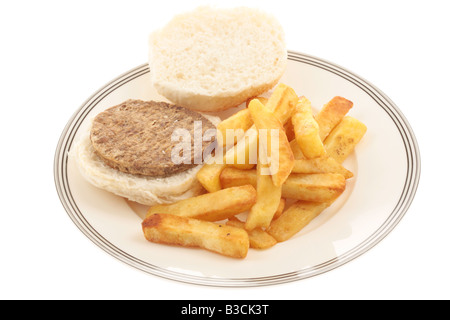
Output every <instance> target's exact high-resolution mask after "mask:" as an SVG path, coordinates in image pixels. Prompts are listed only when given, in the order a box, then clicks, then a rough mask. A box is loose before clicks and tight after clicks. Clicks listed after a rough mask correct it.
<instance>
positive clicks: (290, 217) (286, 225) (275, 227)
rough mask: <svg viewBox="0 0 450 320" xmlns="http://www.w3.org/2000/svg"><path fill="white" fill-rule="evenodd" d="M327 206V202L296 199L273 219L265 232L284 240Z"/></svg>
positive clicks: (279, 240) (278, 239)
mask: <svg viewBox="0 0 450 320" xmlns="http://www.w3.org/2000/svg"><path fill="white" fill-rule="evenodd" d="M328 206H329V203H317V202H308V201H297V202H296V203H294V204H292V205H291V206H290V207H289V208H288V209H287V210H286V211H285V212H283V214H282V215H281V216H280V217H279V218H278V219H276V220H274V221H273V222H272V223H271V224H270V227H269V228H268V230H267V232H268V233H269V234H270V235H271V236H272V237H274V238H275V239H276V240H277V241H278V242H282V241H286V240H288V239H289V238H291V237H292V236H294V235H295V234H296V233H298V232H299V231H300V230H302V229H303V228H304V227H305V226H307V225H308V224H309V223H310V222H311V221H312V220H313V219H314V218H315V217H317V216H318V215H319V214H320V213H321V212H322V211H323V210H325V209H326V208H327V207H328Z"/></svg>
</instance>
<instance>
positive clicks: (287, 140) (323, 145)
mask: <svg viewBox="0 0 450 320" xmlns="http://www.w3.org/2000/svg"><path fill="white" fill-rule="evenodd" d="M352 107H353V103H352V102H351V101H350V100H347V99H345V98H343V97H340V96H336V97H333V98H332V99H331V100H330V101H329V102H328V103H326V104H325V105H324V106H323V107H322V109H321V110H320V111H319V113H318V114H317V115H314V114H313V108H312V105H311V102H310V101H309V100H308V99H307V98H306V97H304V96H301V97H299V96H298V95H297V94H296V93H295V91H294V90H293V89H292V88H291V87H289V86H287V85H285V84H283V83H280V84H278V85H277V86H276V87H275V88H274V90H273V92H272V94H271V95H270V96H269V97H268V98H263V97H257V98H253V99H249V100H248V101H247V108H246V109H243V110H241V111H238V112H236V113H235V114H234V115H232V116H230V117H229V118H227V119H225V120H223V121H222V122H221V123H220V124H219V125H218V137H219V138H218V140H219V141H218V146H219V147H220V148H225V149H227V151H226V152H225V155H224V156H223V163H214V162H207V163H206V164H204V166H203V167H202V168H201V169H200V170H199V172H198V173H197V180H198V181H199V182H200V183H201V185H202V186H203V187H204V189H205V190H206V191H207V193H206V194H202V195H200V196H196V197H192V198H188V199H185V200H181V201H178V202H175V203H172V204H162V205H155V206H152V207H151V208H149V209H148V212H147V215H146V218H145V219H144V221H143V223H142V229H143V232H144V235H145V238H146V239H147V240H149V241H151V242H155V243H165V244H170V245H178V246H185V247H199V248H203V249H206V250H209V251H213V252H217V253H219V254H221V255H224V256H229V257H234V258H245V257H246V256H247V254H248V250H249V248H252V249H268V248H271V247H273V246H276V245H277V243H279V242H283V241H287V240H288V239H291V238H292V237H293V236H294V235H296V234H297V233H299V232H300V231H301V230H303V228H304V227H305V226H307V225H308V224H309V223H310V222H311V221H312V220H314V219H315V218H316V217H317V216H318V215H320V214H321V213H322V212H323V211H324V210H326V209H327V208H328V207H329V206H330V205H332V204H333V202H334V201H335V200H336V199H337V198H338V197H339V196H340V195H341V194H342V193H343V192H344V191H345V188H346V184H347V180H348V179H351V178H352V177H353V176H354V174H353V173H352V172H351V171H350V170H348V169H347V168H345V167H344V165H343V162H344V160H345V159H346V158H347V157H348V156H349V155H350V154H351V153H352V152H353V150H354V149H355V146H356V145H357V144H358V143H359V141H360V140H361V139H362V137H363V136H364V135H365V133H366V131H367V128H366V126H365V125H364V124H363V123H362V122H360V121H359V120H357V119H355V118H352V117H351V116H347V115H346V114H347V113H348V112H349V111H350V109H351V108H352ZM230 130H232V131H230ZM236 130H238V131H239V132H236ZM230 133H231V134H230ZM272 133H276V134H272ZM220 137H222V138H223V139H222V140H221V139H220ZM227 138H228V141H227ZM221 160H222V159H221ZM255 166H256V168H255ZM238 214H239V217H240V218H239V219H238V218H237V217H236V215H238ZM241 216H242V218H241ZM241 219H243V220H241Z"/></svg>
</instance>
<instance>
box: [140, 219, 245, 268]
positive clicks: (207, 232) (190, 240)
mask: <svg viewBox="0 0 450 320" xmlns="http://www.w3.org/2000/svg"><path fill="white" fill-rule="evenodd" d="M142 230H143V232H144V236H145V238H146V239H147V240H148V241H151V242H156V243H164V244H168V245H178V246H184V247H199V248H203V249H206V250H209V251H213V252H216V253H219V254H221V255H224V256H229V257H233V258H240V259H242V258H245V257H246V256H247V252H248V248H249V246H250V244H249V237H248V234H247V232H246V231H245V230H244V229H242V228H236V227H233V226H229V225H226V224H218V223H214V222H208V221H203V220H198V219H193V218H187V217H182V216H177V215H173V214H167V213H161V214H160V213H157V214H152V215H150V216H148V217H146V218H145V220H144V221H143V222H142Z"/></svg>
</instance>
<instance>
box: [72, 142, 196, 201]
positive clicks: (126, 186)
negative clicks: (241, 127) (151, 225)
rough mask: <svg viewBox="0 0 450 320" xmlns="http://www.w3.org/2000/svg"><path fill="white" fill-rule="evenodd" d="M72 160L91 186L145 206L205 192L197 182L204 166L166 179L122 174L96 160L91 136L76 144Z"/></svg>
mask: <svg viewBox="0 0 450 320" xmlns="http://www.w3.org/2000/svg"><path fill="white" fill-rule="evenodd" d="M73 157H74V158H75V161H76V164H77V166H78V169H79V171H80V173H81V175H82V176H83V178H84V179H85V180H87V181H88V182H90V183H91V184H92V185H94V186H95V187H97V188H100V189H102V190H106V191H109V192H111V193H114V194H116V195H118V196H120V197H123V198H126V199H128V200H130V201H134V202H137V203H140V204H143V205H147V206H153V205H156V204H165V203H172V202H176V201H179V200H183V199H187V198H190V197H194V196H197V195H200V194H202V193H204V192H205V190H204V189H203V187H202V185H201V184H200V183H199V182H198V180H197V178H196V174H197V172H198V171H199V170H200V168H201V167H202V165H198V166H196V167H194V168H192V169H189V170H187V171H185V172H182V173H179V174H175V175H172V176H169V177H165V178H152V177H146V176H137V175H132V174H129V173H123V172H120V171H118V170H115V169H113V168H111V167H109V166H108V165H106V164H105V163H104V162H103V161H102V160H101V158H100V157H98V156H97V154H96V153H95V150H94V148H93V146H92V144H91V139H90V137H89V134H85V135H84V136H83V137H81V139H80V140H78V141H77V144H76V145H75V147H74V149H73Z"/></svg>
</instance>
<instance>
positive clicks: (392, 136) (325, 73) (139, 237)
mask: <svg viewBox="0 0 450 320" xmlns="http://www.w3.org/2000/svg"><path fill="white" fill-rule="evenodd" d="M150 72H151V70H150V69H149V67H148V65H147V64H143V65H141V66H138V67H136V68H134V69H132V70H130V71H128V72H126V73H124V74H122V75H121V76H119V77H117V78H116V79H114V80H113V81H111V82H109V83H108V84H107V85H105V86H104V87H103V88H101V89H100V90H98V91H97V92H96V93H94V94H93V95H92V96H91V97H90V98H89V99H88V100H87V101H86V102H85V103H83V105H82V106H81V107H80V108H79V109H78V110H77V111H76V112H75V113H74V115H73V116H72V118H71V119H70V120H69V121H68V123H67V125H66V127H65V129H64V131H63V132H62V135H61V138H60V140H59V142H58V145H57V149H56V153H55V160H54V178H55V185H56V189H57V192H58V194H59V197H60V200H61V203H62V205H63V207H64V208H65V210H66V212H67V214H68V215H69V217H70V218H71V219H72V220H73V222H74V224H75V225H76V226H77V227H78V228H79V230H81V232H83V233H84V234H85V235H86V236H87V237H88V238H89V239H90V240H92V242H93V243H95V244H96V245H97V246H99V247H100V248H101V249H103V250H104V251H106V252H107V253H108V254H110V255H112V256H114V257H115V258H117V259H118V260H120V261H122V262H124V263H126V264H128V265H130V266H132V267H134V268H137V269H139V270H142V271H144V272H146V273H149V274H151V275H154V276H159V277H163V278H167V279H171V280H175V281H181V282H186V283H192V284H199V285H209V286H228V287H231V286H233V287H248V286H263V285H272V284H280V283H285V282H291V281H297V280H301V279H306V278H309V277H312V276H317V275H319V274H322V273H324V272H329V271H330V270H332V269H335V268H337V267H340V266H342V265H344V264H345V263H347V262H349V261H351V260H353V259H355V258H356V257H358V256H360V255H362V254H363V253H365V252H367V251H368V250H369V249H371V248H372V247H373V246H374V245H376V244H377V243H379V242H380V241H381V240H382V239H383V238H384V237H386V235H388V234H389V233H390V232H391V231H392V230H393V229H394V227H395V226H396V225H397V224H398V223H399V222H400V220H401V219H402V217H403V216H404V215H405V213H406V212H407V210H408V208H409V206H410V204H411V202H412V200H413V198H414V195H415V192H416V189H417V186H418V183H419V176H420V155H419V149H418V145H417V142H416V139H415V137H414V133H413V131H412V129H411V127H410V125H409V124H408V122H407V120H406V119H405V117H404V116H403V114H402V113H401V111H400V110H399V108H398V107H397V106H396V105H395V104H394V103H393V102H392V101H391V100H390V99H389V98H388V97H387V96H386V95H385V94H383V92H381V91H380V90H379V89H377V88H376V87H375V86H373V85H372V84H370V83H369V82H368V81H366V80H364V79H362V78H361V77H359V76H358V75H356V74H354V73H352V72H350V71H348V70H346V69H344V68H342V67H340V66H337V65H335V64H333V63H331V62H328V61H325V60H322V59H319V58H317V57H312V56H310V55H306V54H302V53H298V52H292V51H289V54H288V67H287V70H286V72H285V74H284V76H283V78H282V79H281V82H283V83H286V84H287V85H289V86H291V87H292V88H294V90H295V91H296V92H297V94H299V95H305V96H306V97H307V98H308V99H309V100H310V101H311V103H312V106H313V107H314V108H315V109H316V110H318V109H320V108H321V106H322V105H323V104H325V103H326V102H327V101H329V100H330V99H331V98H332V97H334V96H337V95H340V96H343V97H345V98H347V99H349V100H351V101H353V103H354V107H353V108H352V110H351V111H350V112H349V115H351V116H353V117H355V118H357V119H359V120H360V121H362V122H363V123H364V124H366V126H367V128H368V130H367V133H366V135H365V136H364V138H363V139H362V141H361V142H360V143H359V144H358V145H357V147H356V149H355V151H354V152H353V154H352V155H351V156H350V157H349V158H348V159H347V160H346V161H345V163H344V166H345V167H347V168H348V169H349V170H351V171H353V172H354V173H355V177H354V178H352V179H350V180H348V183H347V188H346V190H345V192H344V193H343V194H342V195H341V197H340V198H339V199H338V201H336V202H335V203H333V205H332V206H331V207H329V208H327V209H326V210H325V211H324V212H323V213H322V214H321V215H320V216H319V217H317V218H316V219H315V220H313V221H312V222H311V223H310V224H309V225H308V226H307V227H306V228H304V229H303V230H302V231H301V232H299V233H298V234H296V235H295V236H294V237H293V238H291V239H289V240H288V241H285V242H282V243H278V244H277V245H276V246H274V247H272V248H270V249H266V250H253V249H251V250H249V253H248V256H247V257H246V258H245V259H242V260H238V259H233V258H228V257H224V256H221V255H218V254H215V253H212V252H208V251H205V250H202V249H196V248H180V247H175V246H168V245H161V244H155V243H151V242H148V241H147V240H146V239H145V238H144V236H143V233H142V229H141V221H142V217H143V215H144V214H145V210H146V208H145V207H143V206H140V205H137V204H134V203H130V202H128V201H126V200H124V199H123V198H120V197H117V196H115V195H113V194H110V193H108V192H106V191H103V190H100V189H97V188H95V187H94V186H92V185H90V184H89V183H87V182H86V181H85V180H84V179H83V178H82V177H81V176H80V174H79V172H78V170H77V168H76V165H75V163H74V160H73V159H72V157H71V149H72V146H73V145H74V142H75V141H76V140H77V139H78V138H79V137H80V136H81V135H82V134H83V133H84V132H86V130H89V125H90V120H91V119H92V118H93V117H94V116H95V115H96V114H98V113H99V112H101V111H103V110H105V109H107V108H109V107H111V106H114V105H117V104H119V103H121V102H123V101H124V100H126V99H131V98H133V99H142V100H160V101H166V100H165V99H164V98H163V97H162V96H160V95H158V93H157V92H156V91H155V89H154V88H153V87H152V85H151V81H150ZM234 111H235V110H231V111H230V110H229V111H226V112H224V113H223V114H221V116H222V117H225V116H227V115H229V114H230V112H234Z"/></svg>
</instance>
